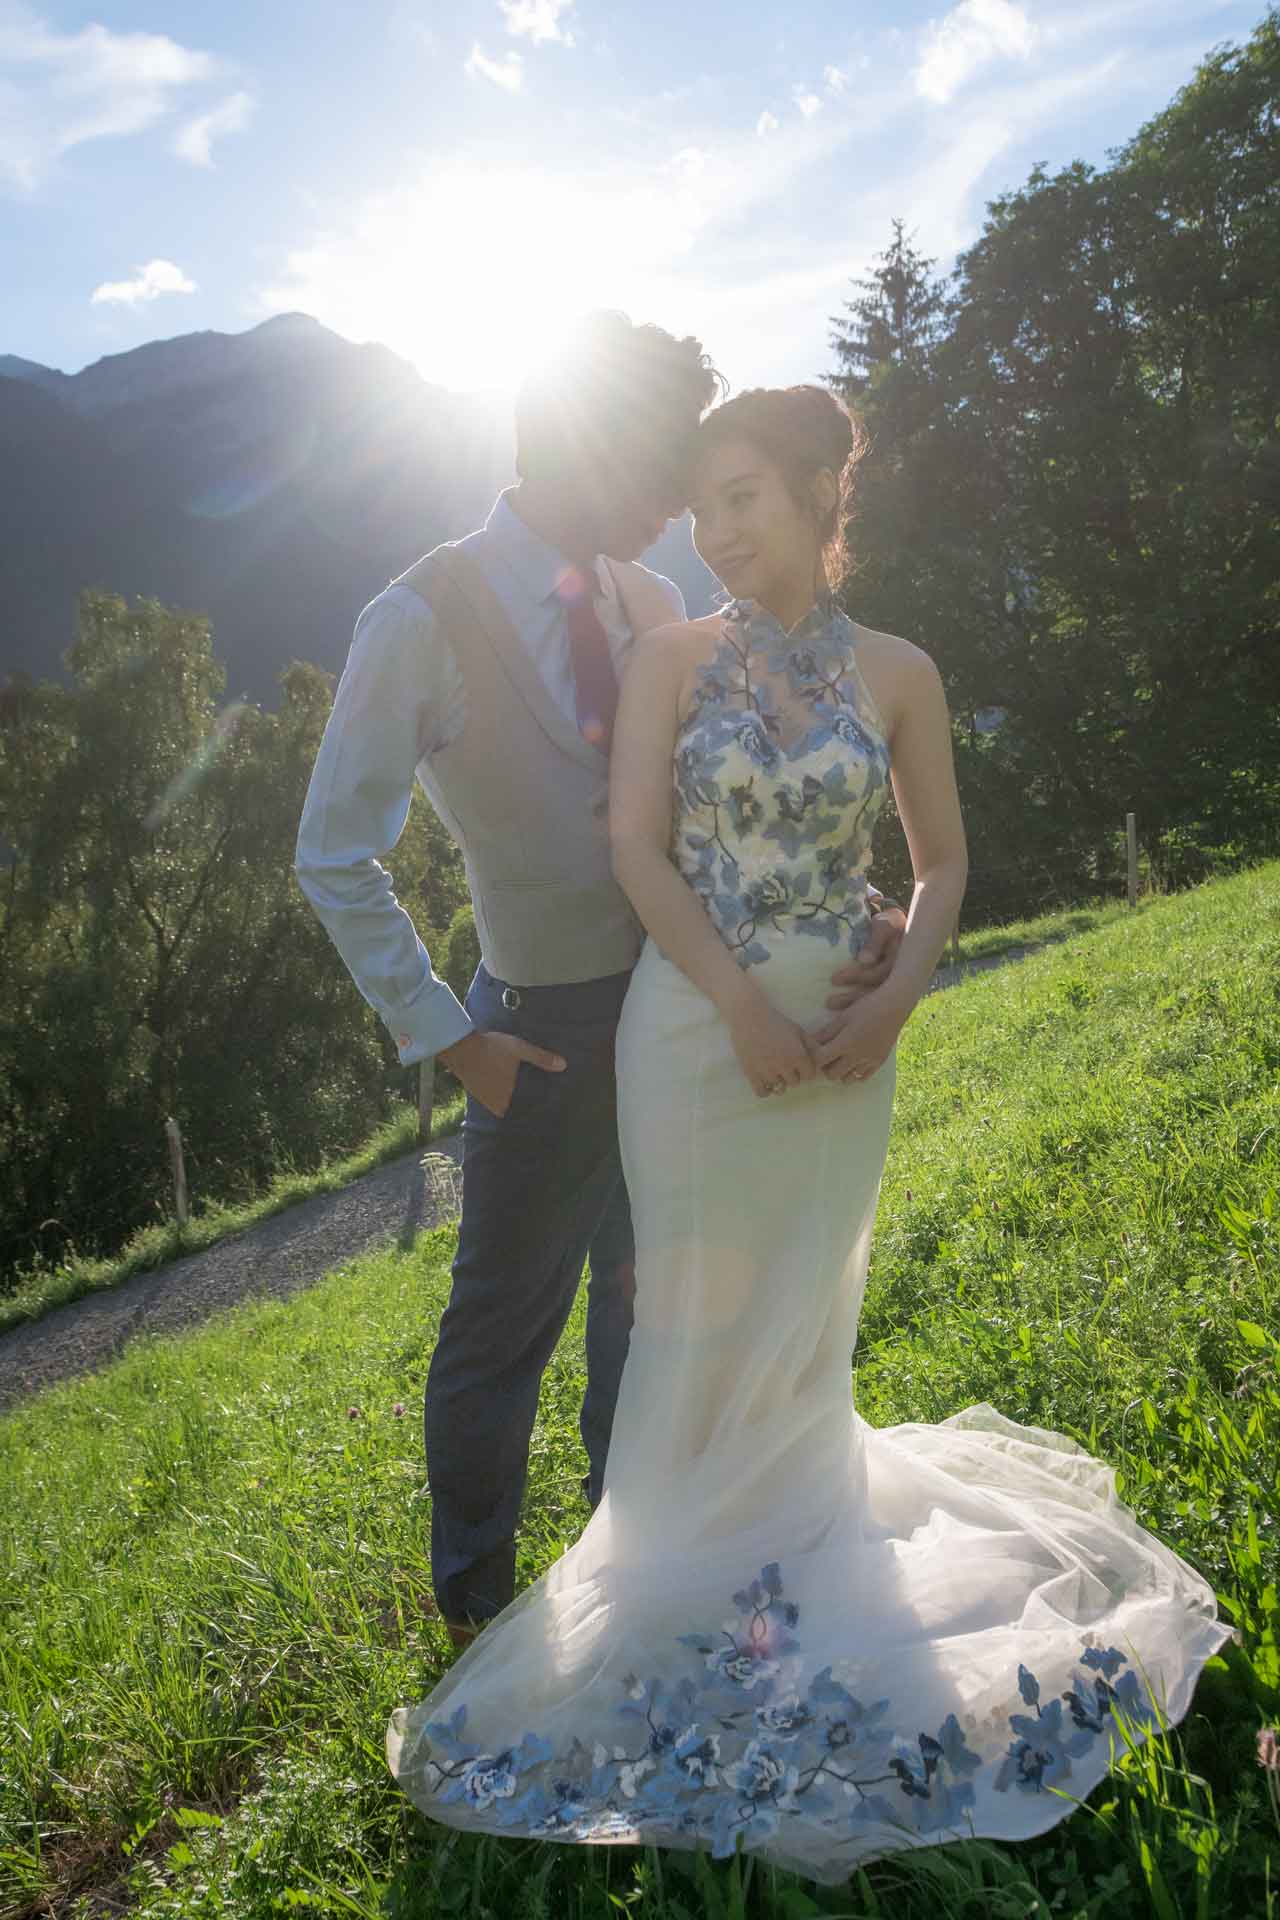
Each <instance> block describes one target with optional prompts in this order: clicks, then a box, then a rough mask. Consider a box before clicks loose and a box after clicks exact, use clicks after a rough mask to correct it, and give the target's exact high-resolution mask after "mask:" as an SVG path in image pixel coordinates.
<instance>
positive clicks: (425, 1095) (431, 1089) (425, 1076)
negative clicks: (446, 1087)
mask: <svg viewBox="0 0 1280 1920" xmlns="http://www.w3.org/2000/svg"><path fill="white" fill-rule="evenodd" d="M435 1066H436V1063H435V1061H434V1060H432V1059H427V1060H420V1061H419V1062H418V1144H419V1146H423V1147H425V1146H427V1145H428V1144H429V1143H430V1140H431V1113H432V1108H433V1107H434V1105H435Z"/></svg>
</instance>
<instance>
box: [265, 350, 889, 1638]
mask: <svg viewBox="0 0 1280 1920" xmlns="http://www.w3.org/2000/svg"><path fill="white" fill-rule="evenodd" d="M720 385H722V383H721V382H720V380H719V376H718V375H717V374H716V373H715V371H714V369H713V368H712V367H711V364H710V362H709V361H708V359H707V358H706V356H705V355H704V353H703V351H702V348H701V345H700V344H699V342H698V341H696V340H694V339H692V338H686V339H683V340H677V339H675V338H674V337H673V336H672V335H671V334H669V333H665V332H664V331H663V330H662V329H661V328H658V327H654V326H634V325H632V323H631V322H630V321H629V320H627V319H626V318H625V317H624V316H623V315H621V314H608V313H606V314H596V315H593V316H591V317H590V319H589V320H588V321H587V322H585V323H584V324H583V325H582V327H581V328H580V329H578V330H577V331H576V332H575V333H574V334H573V335H572V336H571V337H570V338H569V339H568V340H567V341H566V342H565V343H564V346H563V349H562V351H561V352H560V353H559V354H558V355H557V356H556V357H555V359H554V360H553V361H551V362H549V363H548V364H547V365H545V366H544V368H543V369H542V371H541V373H540V374H539V375H537V376H535V377H533V378H531V379H530V380H528V381H526V383H525V385H524V387H523V388H522V390H521V392H520V395H519V397H518V399H517V403H516V472H517V475H518V476H519V484H518V485H517V486H515V487H512V488H509V489H508V490H507V491H505V492H504V493H502V494H501V495H500V496H499V498H498V500H497V502H496V504H495V506H494V508H493V510H492V512H491V513H490V515H489V518H488V519H487V520H486V522H485V524H484V526H483V527H482V528H480V529H479V530H478V531H477V532H475V533H472V534H468V535H467V537H466V538H465V539H464V540H461V541H458V542H456V543H451V544H447V545H445V546H442V547H437V548H436V549H435V550H434V552H432V553H429V554H427V556H426V557H425V558H424V559H422V560H420V561H418V562H417V564H416V565H415V566H412V567H410V568H409V570H408V572H407V573H404V574H402V575H401V576H400V578H399V579H398V580H395V581H393V582H392V583H391V585H390V586H389V587H388V588H387V589H386V591H385V592H383V593H380V594H379V595H378V597H377V598H376V599H375V600H373V601H372V602H371V603H370V604H369V605H368V606H367V607H366V608H365V610H364V612H363V613H362V614H361V615H360V618H359V620H358V621H357V623H356V629H355V635H354V638H353V640H352V644H351V652H350V655H349V657H348V660H347V665H346V668H345V670H344V672H343V675H342V679H341V681H340V684H339V686H338V690H337V694H336V696H335V699H334V704H333V711H332V713H331V715H330V718H329V722H328V725H327V727H326V729H325V734H324V739H323V741H322V743H321V746H320V752H319V754H318V756H317V759H316V764H315V770H314V772H313V774H312V778H311V785H310V788H309V791H308V794H307V800H306V806H305V808H304V811H303V816H302V824H301V828H300V831H299V835H298V850H297V861H296V871H297V875H298V880H299V883H300V884H301V886H302V888H303V891H304V892H305V894H306V895H307V897H308V899H309V900H310V901H311V903H312V905H313V906H314V908H315V910H316V912H317V913H318V914H319V916H320V918H321V920H322V921H323V923H324V925H325V926H326V928H327V929H328V931H329V933H330V935H331V937H332V939H333V941H334V944H335V945H336V946H337V948H338V951H339V953H340V954H341V955H342V958H343V960H344V961H345V962H346V964H347V966H348V967H349V969H350V971H351V973H352V976H353V978H354V980H355V983H356V985H357V986H358V988H359V989H360V991H361V993H362V994H363V995H364V997H365V998H366V999H367V1000H368V1001H369V1003H370V1004H371V1005H372V1006H373V1007H374V1008H375V1009H376V1011H377V1012H378V1013H379V1014H380V1015H381V1017H382V1019H383V1020H384V1021H385V1023H386V1025H387V1027H388V1028H389V1029H390V1031H391V1033H392V1035H393V1036H394V1039H395V1042H396V1046H397V1049H398V1052H399V1056H400V1060H401V1062H402V1063H403V1064H404V1065H406V1066H407V1065H409V1064H411V1063H412V1062H415V1061H423V1060H429V1059H430V1057H431V1056H433V1055H434V1056H436V1057H438V1058H439V1059H441V1060H442V1061H444V1063H445V1064H446V1065H447V1066H448V1068H449V1069H450V1071H451V1072H452V1073H454V1074H455V1075H456V1076H457V1078H458V1079H459V1080H460V1081H461V1082H462V1085H463V1087H464V1088H465V1089H466V1094H467V1101H466V1119H465V1124H464V1127H463V1170H462V1218H461V1221H460V1224H459V1230H458V1252H457V1257H456V1258H455V1260H454V1264H453V1287H452V1292H451V1295H450V1299H449V1305H448V1307H447V1309H446V1311H445V1314H444V1317H443V1319H442V1321H441V1324H440V1333H439V1338H438V1340H437V1343H436V1348H435V1352H434V1354H433V1356H432V1360H431V1366H430V1371H429V1373H428V1377H427V1388H426V1406H425V1437H426V1455H427V1473H428V1480H429V1484H430V1489H431V1560H432V1579H433V1583H434V1586H435V1594H436V1601H437V1604H438V1606H439V1608H440V1611H441V1613H442V1615H443V1616H444V1620H445V1623H446V1625H447V1627H448V1629H449V1632H450V1636H451V1638H452V1639H453V1641H454V1644H455V1645H458V1646H461V1645H463V1644H465V1642H466V1640H467V1639H468V1638H470V1637H471V1635H472V1634H473V1633H474V1632H475V1631H476V1629H477V1628H478V1626H480V1625H482V1624H483V1623H484V1622H485V1621H486V1620H488V1619H491V1618H492V1617H493V1616H494V1615H495V1614H497V1613H499V1612H500V1611H501V1610H502V1608H503V1607H504V1606H505V1605H506V1604H507V1603H508V1601H510V1600H511V1598H512V1596H513V1594H514V1591H515V1533H516V1523H517V1519H518V1517H519V1510H520V1502H521V1497H522V1495H523V1492H524V1485H525V1479H526V1475H527V1472H528V1455H529V1440H530V1435H531V1433H532V1430H533V1422H534V1418H535V1415H536V1412H537V1405H538V1389H539V1385H540V1383H541V1379H542V1373H543V1370H544V1368H545V1366H546V1364H547V1361H548V1359H549V1358H550V1356H551V1353H552V1351H553V1349H554V1347H555V1345H556V1342H557V1340H558V1339H559V1336H560V1333H561V1330H562V1329H563V1327H564V1324H565V1320H566V1318H567V1317H568V1314H569V1310H570V1308H571V1306H572V1304H573V1300H574V1296H575V1294H576V1292H577V1288H578V1283H579V1280H580V1278H581V1275H582V1270H583V1263H584V1261H585V1260H586V1259H587V1258H588V1257H589V1258H590V1266H591V1280H590V1289H589V1293H588V1298H587V1328H586V1349H587V1388H586V1394H585V1397H584V1400H583V1404H582V1413H581V1432H582V1438H583V1442H584V1444H585V1447H586V1452H587V1458H588V1462H589V1465H590V1473H589V1476H588V1479H587V1481H586V1482H585V1483H584V1484H585V1488H586V1491H587V1493H588V1497H589V1498H590V1500H591V1502H592V1504H593V1505H594V1504H595V1503H596V1502H598V1501H599V1499H600V1495H601V1491H602V1487H603V1479H604V1467H605V1456H606V1454H607V1452H608V1446H609V1432H610V1427H611V1425H612V1421H613V1410H614V1402H615V1400H616V1397H617V1391H618V1383H619V1379H620V1377H621V1373H622V1365H623V1361H624V1360H625V1358H626V1352H627V1343H628V1339H629V1335H630V1330H631V1315H632V1299H633V1294H634V1286H635V1271H634V1243H633V1240H632V1232H631V1217H630V1210H629V1206H628V1201H627V1193H626V1188H625V1185H624V1183H623V1179H622V1169H621V1163H620V1160H619V1151H618V1134H617V1120H616V1113H615V1083H614V1059H613V1051H614V1035H615V1030H616V1027H617V1023H618V1016H619V1014H620V1012H621V1008H622V1000H623V995H624V994H625V992H626V989H627V982H628V979H629V977H630V972H631V968H632V966H633V964H634V962H635V960H636V957H637V954H638V952H639V948H640V942H641V939H642V938H643V933H642V929H641V928H640V927H639V925H638V923H637V922H636V919H635V917H634V915H633V913H632V911H631V907H630V904H629V902H628V901H627V899H626V897H625V896H624V894H623V893H622V891H621V890H620V888H619V887H618V885H617V883H616V882H615V881H614V879H613V876H612V873H611V870H610V864H609V848H608V835H607V826H608V821H607V811H608V748H609V740H610V734H611V729H612V723H613V713H614V708H615V706H616V703H617V688H618V677H619V675H620V674H621V672H622V671H623V669H624V667H625V663H626V658H627V655H628V652H629V650H630V648H631V646H632V644H633V641H634V640H635V639H636V638H637V637H638V636H639V635H641V634H643V633H644V632H646V631H648V630H651V629H652V628H654V627H658V626H662V625H664V624H666V623H668V622H670V621H674V620H682V619H684V617H685V609H684V602H683V600H682V598H681V595H680V592H679V589H678V588H677V587H675V586H674V585H673V584H672V582H671V581H669V580H666V579H663V578H662V577H661V576H660V575H658V574H655V573H651V572H650V571H649V570H648V569H647V568H645V567H642V566H640V565H639V564H638V563H637V561H636V556H637V555H638V554H641V553H643V552H645V551H646V549H647V548H648V547H650V546H651V545H652V544H653V542H654V541H655V540H656V539H657V537H658V535H659V534H660V533H661V531H662V529H663V527H664V526H665V525H666V523H667V521H668V520H669V519H671V518H673V517H675V516H677V515H679V514H681V513H682V512H683V511H684V508H685V504H686V502H685V496H684V491H683V471H684V454H685V450H686V449H687V447H688V444H689V441H690V439H691V436H692V434H693V433H694V431H695V429H696V428H697V425H698V421H699V419H700V417H701V415H702V413H703V412H704V411H705V409H706V408H707V407H708V406H709V405H710V404H711V401H712V399H713V397H714V395H715V393H716V391H717V388H718V387H719V386H720ZM606 555H607V556H608V558H602V556H606ZM415 775H416V777H417V779H418V781H419V782H420V784H421V786H422V787H423V789H424V791H425V793H426V795H427V797H428V799H429V800H430V802H431V804H432V806H433V807H434V808H435V810H436V812H437V813H438V814H439V815H440V818H441V819H442V820H443V821H444V823H445V825H446V826H447V827H448V828H449V829H450V831H451V832H452V834H453V835H454V837H455V839H456V840H457V842H458V844H459V845H460V847H461V848H462V852H463V856H464V860H465V864H466V870H467V878H468V882H469V885H470V888H471V897H472V902H473V905H474V909H475V919H476V928H477V932H478V934H479V939H480V950H481V955H482V964H481V966H480V968H479V970H478V972H477V973H476V976H475V979H474V980H473V981H472V984H471V987H470V990H469V992H468V994H467V997H466V1004H465V1007H463V1006H460V1005H459V1003H458V1001H457V1000H456V999H455V998H454V996H453V994H452V993H451V992H450V990H449V988H448V987H447V986H446V985H445V983H444V982H443V981H442V980H440V979H438V978H437V976H436V974H435V972H434V970H433V968H432V965H431V960H430V957H429V956H428V954H427V951H426V949H425V948H424V946H423V945H422V942H421V941H420V940H419V939H418V936H417V934H416V932H415V930H414V927H413V923H412V921H411V920H410V918H409V916H408V914H407V913H406V912H405V910H404V908H403V907H401V906H400V904H399V903H398V901H397V899H396V896H395V894H394V892H393V891H392V885H391V879H390V876H389V875H388V873H387V872H386V870H385V868H384V867H383V866H382V865H381V859H382V857H383V856H385V855H386V854H387V853H388V852H389V851H390V850H391V848H393V847H394V846H395V844H396V841H397V840H398V839H399V837H400V834H401V832H402V830H403V828H404V824H405V820H406V818H407V816H408V811H409V802H410V796H411V793H412V789H413V782H414V778H415ZM872 893H873V896H874V897H873V901H872V904H873V905H874V904H875V899H878V898H879V896H875V895H874V890H872ZM904 926H905V918H904V916H903V914H902V911H901V909H900V908H892V909H890V910H886V911H885V912H883V913H878V914H877V916H876V920H875V924H874V927H873V929H872V934H873V937H872V941H871V944H870V945H869V947H868V948H866V949H865V950H864V953H863V955H862V956H861V957H860V959H859V960H857V961H854V962H851V963H849V964H848V965H846V966H844V967H842V968H841V969H840V970H839V972H837V973H836V974H834V975H833V983H834V984H835V986H836V987H837V988H838V989H840V990H841V994H842V997H841V998H840V1000H839V1002H838V1004H845V1005H847V1004H848V1003H849V1002H850V1001H851V1000H852V999H853V998H855V997H856V995H857V993H858V992H859V991H866V990H869V989H870V988H871V987H873V986H876V985H878V984H879V983H880V981H881V980H882V979H884V977H885V976H886V975H887V973H888V972H889V970H890V967H891V965H892V957H893V954H894V953H895V952H896V949H897V944H898V942H899V940H900V939H901V936H902V931H903V928H904ZM816 1011H817V1010H816V1009H815V1012H816Z"/></svg>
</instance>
